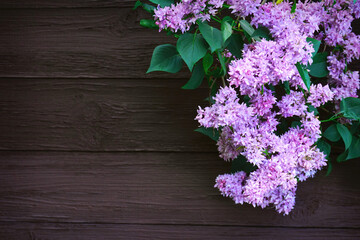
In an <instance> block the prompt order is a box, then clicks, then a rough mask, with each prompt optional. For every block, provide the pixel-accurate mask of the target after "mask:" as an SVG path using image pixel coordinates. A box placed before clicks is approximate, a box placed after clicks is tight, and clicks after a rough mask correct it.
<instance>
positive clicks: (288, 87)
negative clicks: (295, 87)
mask: <svg viewBox="0 0 360 240" xmlns="http://www.w3.org/2000/svg"><path fill="white" fill-rule="evenodd" d="M284 88H285V92H286V94H290V85H289V81H285V82H284Z"/></svg>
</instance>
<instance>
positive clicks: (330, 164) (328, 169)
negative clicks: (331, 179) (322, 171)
mask: <svg viewBox="0 0 360 240" xmlns="http://www.w3.org/2000/svg"><path fill="white" fill-rule="evenodd" d="M331 171H332V163H331V162H330V161H328V166H327V171H326V175H325V176H329V175H330V173H331Z"/></svg>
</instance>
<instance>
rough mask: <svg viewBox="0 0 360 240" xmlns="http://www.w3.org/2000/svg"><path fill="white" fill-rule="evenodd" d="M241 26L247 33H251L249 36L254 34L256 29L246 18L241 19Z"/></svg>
mask: <svg viewBox="0 0 360 240" xmlns="http://www.w3.org/2000/svg"><path fill="white" fill-rule="evenodd" d="M240 26H241V28H242V29H243V30H244V31H245V32H246V33H247V34H249V36H252V35H253V33H254V32H255V29H254V28H253V27H252V26H251V24H250V23H249V22H248V21H246V20H240Z"/></svg>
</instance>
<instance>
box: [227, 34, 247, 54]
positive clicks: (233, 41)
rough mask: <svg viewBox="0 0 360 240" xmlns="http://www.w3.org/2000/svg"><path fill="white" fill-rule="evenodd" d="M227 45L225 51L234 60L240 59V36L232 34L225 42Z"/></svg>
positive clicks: (241, 42) (242, 42)
mask: <svg viewBox="0 0 360 240" xmlns="http://www.w3.org/2000/svg"><path fill="white" fill-rule="evenodd" d="M227 42H228V45H227V49H228V50H229V51H230V52H231V54H232V55H234V56H235V57H236V58H241V57H242V50H243V48H244V41H243V39H242V37H241V35H240V34H232V35H231V37H230V38H229V39H228V40H227Z"/></svg>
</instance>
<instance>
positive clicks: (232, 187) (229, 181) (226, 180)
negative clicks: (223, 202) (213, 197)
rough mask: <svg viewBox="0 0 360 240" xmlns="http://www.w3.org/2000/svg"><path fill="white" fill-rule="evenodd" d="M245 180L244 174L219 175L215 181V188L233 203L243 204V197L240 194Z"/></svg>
mask: <svg viewBox="0 0 360 240" xmlns="http://www.w3.org/2000/svg"><path fill="white" fill-rule="evenodd" d="M245 178H246V173H245V172H237V173H235V174H223V175H219V176H218V177H217V178H216V180H215V182H216V184H215V187H217V188H218V189H219V190H220V192H221V194H222V195H223V196H225V197H230V198H232V199H233V200H234V201H235V203H240V204H243V203H244V197H243V195H242V192H243V182H244V180H245Z"/></svg>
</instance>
